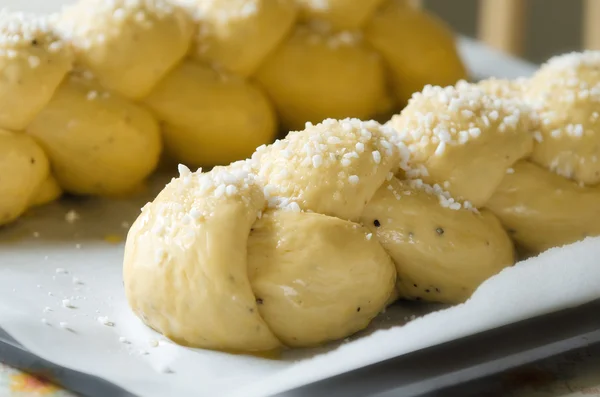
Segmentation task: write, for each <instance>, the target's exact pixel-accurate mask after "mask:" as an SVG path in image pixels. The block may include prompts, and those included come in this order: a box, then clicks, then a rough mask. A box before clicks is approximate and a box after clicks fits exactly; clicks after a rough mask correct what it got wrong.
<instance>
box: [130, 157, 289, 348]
mask: <svg viewBox="0 0 600 397" xmlns="http://www.w3.org/2000/svg"><path fill="white" fill-rule="evenodd" d="M263 208H264V196H263V193H262V190H261V189H260V188H259V187H257V186H255V185H254V184H253V182H252V180H251V179H250V178H248V175H247V173H246V172H244V171H243V167H241V166H240V167H236V166H235V165H234V166H230V167H229V168H224V167H216V168H214V169H213V170H212V171H210V172H209V173H206V174H200V175H198V174H191V173H190V172H189V170H188V169H185V168H182V177H181V178H178V179H175V180H173V181H172V182H171V183H169V184H168V185H167V186H166V187H165V189H164V190H163V191H162V192H161V193H160V194H159V195H158V197H157V198H156V199H155V200H154V202H153V203H151V204H148V205H147V206H146V207H144V209H143V211H142V214H141V215H140V217H139V218H138V219H137V220H136V222H135V223H134V224H133V226H132V228H131V230H130V231H129V235H128V237H127V244H126V247H125V259H124V272H123V280H124V283H125V291H126V293H127V298H128V300H129V304H130V305H131V307H132V309H133V311H134V312H135V313H136V314H137V315H138V316H139V317H140V318H142V319H143V320H144V322H145V323H146V324H148V325H149V326H150V327H152V328H154V329H155V330H157V331H159V332H161V333H162V334H164V335H165V336H167V337H169V338H171V339H172V340H174V341H176V342H177V343H180V344H184V345H188V346H194V347H202V348H210V349H218V350H233V351H245V352H252V351H266V350H272V349H275V348H277V347H279V346H280V343H279V341H278V340H277V338H276V337H275V336H274V335H273V334H272V333H271V331H270V330H269V328H268V326H267V325H266V324H265V322H264V320H263V319H262V318H261V316H260V314H259V310H258V307H257V304H256V299H255V296H254V294H253V293H252V289H251V287H250V282H249V281H248V264H247V243H248V234H249V233H250V228H251V226H252V224H253V223H254V221H255V220H256V219H257V216H258V213H259V211H262V210H263Z"/></svg>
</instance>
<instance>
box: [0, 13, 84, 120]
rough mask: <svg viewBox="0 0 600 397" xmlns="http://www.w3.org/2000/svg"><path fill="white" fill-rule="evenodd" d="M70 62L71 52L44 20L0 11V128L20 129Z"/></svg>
mask: <svg viewBox="0 0 600 397" xmlns="http://www.w3.org/2000/svg"><path fill="white" fill-rule="evenodd" d="M71 63H72V54H71V52H70V51H69V50H68V48H67V47H66V46H65V45H64V44H63V43H62V42H61V41H60V40H59V38H58V37H57V36H56V35H55V34H54V33H53V32H52V30H51V29H50V28H49V25H48V21H47V20H46V19H42V18H38V17H34V16H30V15H24V14H20V13H9V12H7V11H5V10H2V11H0V127H2V128H8V129H11V130H15V131H21V130H23V129H24V128H25V127H26V126H27V124H29V122H30V121H31V120H32V119H33V117H34V116H35V115H36V114H37V113H38V112H39V111H40V110H41V109H42V108H43V107H44V106H45V105H46V104H47V103H48V101H50V98H51V97H52V94H53V93H54V91H55V90H56V87H57V86H58V85H59V84H60V82H61V80H62V79H63V77H65V75H66V74H67V71H68V70H69V69H70V68H71Z"/></svg>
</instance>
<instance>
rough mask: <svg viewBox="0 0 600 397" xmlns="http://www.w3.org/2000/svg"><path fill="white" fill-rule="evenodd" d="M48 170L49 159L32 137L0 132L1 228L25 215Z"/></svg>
mask: <svg viewBox="0 0 600 397" xmlns="http://www.w3.org/2000/svg"><path fill="white" fill-rule="evenodd" d="M48 171H49V167H48V159H47V158H46V155H45V154H44V152H43V151H42V149H41V148H40V147H39V146H38V145H37V144H36V143H35V141H34V140H33V139H31V137H28V136H27V135H25V134H22V133H14V132H9V131H6V130H2V129H0V225H4V224H6V223H9V222H12V221H14V220H15V219H17V218H18V217H19V216H20V215H21V214H22V213H23V212H25V210H26V209H27V207H28V204H29V202H30V201H31V199H32V197H33V195H34V194H35V192H36V190H37V189H38V188H39V187H40V185H41V184H42V182H43V181H44V179H45V178H46V177H47V175H48Z"/></svg>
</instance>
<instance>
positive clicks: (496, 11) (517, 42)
mask: <svg viewBox="0 0 600 397" xmlns="http://www.w3.org/2000/svg"><path fill="white" fill-rule="evenodd" d="M592 1H596V2H597V0H592ZM480 7H481V8H480V11H479V22H478V24H479V39H480V40H481V41H483V42H484V43H486V44H488V45H489V46H491V47H494V48H496V49H498V50H501V51H504V52H506V53H508V54H512V55H516V56H519V55H522V53H523V50H524V43H525V23H526V21H525V18H526V9H527V0H481V4H480Z"/></svg>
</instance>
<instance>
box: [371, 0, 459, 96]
mask: <svg viewBox="0 0 600 397" xmlns="http://www.w3.org/2000/svg"><path fill="white" fill-rule="evenodd" d="M408 3H409V2H406V1H396V0H392V1H390V2H388V3H387V4H386V5H384V6H383V7H382V8H380V9H379V11H377V12H376V13H375V15H374V17H373V18H372V19H371V20H370V22H369V23H368V24H367V25H366V27H365V37H366V40H367V41H368V42H369V43H370V44H371V45H372V46H373V47H374V48H375V49H376V50H377V51H378V52H379V53H380V54H381V55H382V56H383V58H384V59H385V61H386V63H387V66H388V68H389V70H390V75H391V77H392V81H393V83H394V87H395V93H396V97H397V99H398V101H399V102H400V103H401V104H405V103H407V101H408V100H409V99H410V97H411V95H412V94H413V93H414V92H418V91H421V90H422V89H423V87H425V85H427V84H431V85H440V86H446V85H450V84H454V83H456V82H457V81H459V80H461V79H466V78H467V72H466V69H465V66H464V65H463V63H462V61H461V59H460V57H459V54H458V51H457V49H456V44H455V42H454V35H453V34H452V32H451V31H450V29H448V27H446V26H445V25H444V24H443V23H442V22H441V21H440V20H439V19H437V18H436V17H434V16H433V15H431V14H428V13H426V12H425V11H422V10H419V9H417V8H414V7H411V6H410V5H409V4H408Z"/></svg>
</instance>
